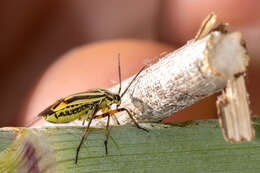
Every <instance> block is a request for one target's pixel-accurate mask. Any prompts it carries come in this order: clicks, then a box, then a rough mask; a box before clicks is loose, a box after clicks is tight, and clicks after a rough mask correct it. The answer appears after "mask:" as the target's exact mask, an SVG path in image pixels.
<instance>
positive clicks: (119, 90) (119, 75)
mask: <svg viewBox="0 0 260 173" xmlns="http://www.w3.org/2000/svg"><path fill="white" fill-rule="evenodd" d="M118 77H119V89H118V95H120V92H121V68H120V53H119V54H118Z"/></svg>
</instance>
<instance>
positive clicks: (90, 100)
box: [39, 57, 148, 164]
mask: <svg viewBox="0 0 260 173" xmlns="http://www.w3.org/2000/svg"><path fill="white" fill-rule="evenodd" d="M144 68H145V66H144V67H143V68H142V69H141V70H140V71H139V72H138V73H137V74H136V75H135V77H134V78H133V80H132V81H131V82H130V84H129V85H128V86H127V88H126V89H125V90H124V92H123V93H122V94H121V95H120V92H121V70H120V58H119V57H118V73H119V84H120V85H119V90H118V93H117V94H115V93H111V92H110V91H108V90H105V89H94V90H89V91H86V92H82V93H78V94H73V95H70V96H68V97H65V98H62V99H60V100H58V101H56V102H55V103H54V104H52V105H51V106H49V107H48V108H46V109H45V110H44V111H42V112H41V113H40V114H39V116H41V117H43V118H44V119H45V120H47V121H49V122H52V123H66V122H71V121H74V120H76V119H80V120H83V125H84V122H85V120H88V124H87V126H86V128H85V130H84V133H83V136H82V138H81V141H80V143H79V146H78V147H77V150H76V159H75V164H77V162H78V155H79V151H80V147H81V145H82V143H83V141H84V139H85V137H86V135H87V133H88V129H89V126H90V124H91V121H92V120H93V119H96V118H103V117H107V125H106V138H105V141H104V144H105V150H106V154H107V142H108V134H109V120H110V116H113V115H114V114H115V113H117V112H122V111H125V112H127V113H128V115H129V117H130V118H131V120H132V121H133V123H134V124H135V125H136V127H137V128H139V129H143V130H145V131H147V132H148V130H146V129H144V128H142V127H140V126H139V125H138V123H137V122H136V121H135V119H134V118H133V116H132V115H131V113H130V112H129V111H128V110H127V109H126V108H119V106H120V104H121V98H122V97H123V96H124V94H125V93H126V92H127V90H128V88H129V87H130V86H131V84H132V83H133V82H134V80H135V79H136V78H137V76H138V75H139V74H140V73H141V72H142V71H143V70H144ZM113 104H115V105H116V109H115V110H111V106H112V105H113ZM98 111H101V112H102V114H100V115H97V112H98ZM115 119H116V117H115ZM116 120H117V119H116ZM117 122H118V121H117ZM118 123H119V122H118Z"/></svg>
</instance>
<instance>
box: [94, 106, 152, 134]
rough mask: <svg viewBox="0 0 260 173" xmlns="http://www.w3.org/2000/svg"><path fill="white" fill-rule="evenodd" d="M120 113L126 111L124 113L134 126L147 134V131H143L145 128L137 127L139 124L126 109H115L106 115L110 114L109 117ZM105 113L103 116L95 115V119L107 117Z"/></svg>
mask: <svg viewBox="0 0 260 173" xmlns="http://www.w3.org/2000/svg"><path fill="white" fill-rule="evenodd" d="M122 111H126V112H127V114H128V115H129V117H130V118H131V120H132V121H133V123H134V124H135V126H136V127H137V128H138V129H142V130H144V131H146V132H149V131H148V130H147V129H145V128H143V127H141V126H139V124H138V123H137V122H136V121H135V119H134V117H133V115H132V114H131V113H130V112H129V110H127V109H126V108H118V109H115V110H110V111H108V112H107V113H108V114H110V115H113V114H115V113H118V112H122ZM107 113H104V114H101V115H97V118H103V117H105V116H107V115H106V114H107Z"/></svg>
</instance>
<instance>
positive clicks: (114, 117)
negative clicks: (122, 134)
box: [112, 114, 120, 125]
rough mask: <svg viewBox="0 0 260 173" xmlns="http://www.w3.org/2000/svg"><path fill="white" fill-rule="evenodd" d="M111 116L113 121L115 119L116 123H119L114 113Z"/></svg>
mask: <svg viewBox="0 0 260 173" xmlns="http://www.w3.org/2000/svg"><path fill="white" fill-rule="evenodd" d="M112 118H113V120H114V121H116V123H117V125H120V123H119V121H118V119H117V117H116V115H115V114H112Z"/></svg>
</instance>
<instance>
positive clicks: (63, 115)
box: [44, 104, 91, 123]
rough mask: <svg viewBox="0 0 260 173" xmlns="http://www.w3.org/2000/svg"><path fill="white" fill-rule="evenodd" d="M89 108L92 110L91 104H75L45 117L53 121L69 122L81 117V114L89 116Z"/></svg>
mask: <svg viewBox="0 0 260 173" xmlns="http://www.w3.org/2000/svg"><path fill="white" fill-rule="evenodd" d="M89 110H91V106H90V105H87V104H75V105H70V106H66V107H65V108H63V109H61V110H58V111H56V112H53V113H52V114H49V115H46V116H44V119H46V120H47V121H49V122H52V123H67V122H71V121H73V120H76V119H79V118H80V117H81V116H88V114H89V113H88V112H89Z"/></svg>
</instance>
